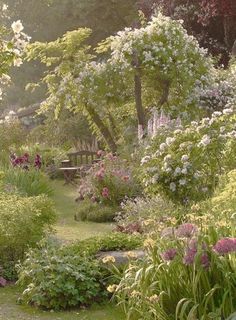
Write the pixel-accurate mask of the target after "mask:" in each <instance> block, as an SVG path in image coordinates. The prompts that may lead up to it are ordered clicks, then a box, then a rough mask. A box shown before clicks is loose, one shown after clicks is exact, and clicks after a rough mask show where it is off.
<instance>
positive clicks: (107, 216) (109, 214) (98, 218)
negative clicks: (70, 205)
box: [75, 199, 119, 222]
mask: <svg viewBox="0 0 236 320" xmlns="http://www.w3.org/2000/svg"><path fill="white" fill-rule="evenodd" d="M118 210H119V207H118V206H107V205H102V204H100V203H97V202H92V201H91V200H90V199H86V200H83V201H81V202H80V203H79V207H78V210H77V214H76V215H75V220H78V221H79V220H81V221H93V222H112V221H113V219H114V217H115V213H116V212H117V211H118Z"/></svg>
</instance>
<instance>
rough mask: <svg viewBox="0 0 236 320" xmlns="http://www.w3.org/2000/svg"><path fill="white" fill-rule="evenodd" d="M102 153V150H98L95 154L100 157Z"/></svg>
mask: <svg viewBox="0 0 236 320" xmlns="http://www.w3.org/2000/svg"><path fill="white" fill-rule="evenodd" d="M103 155H104V151H103V150H98V152H97V156H98V157H99V158H101V157H102V156H103Z"/></svg>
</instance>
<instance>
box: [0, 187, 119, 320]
mask: <svg viewBox="0 0 236 320" xmlns="http://www.w3.org/2000/svg"><path fill="white" fill-rule="evenodd" d="M51 185H52V188H53V190H54V195H53V200H54V202H55V206H56V210H57V214H58V222H57V225H56V231H57V233H56V236H57V237H58V238H60V239H62V240H65V241H74V240H82V239H86V238H89V237H91V236H96V235H99V234H104V233H107V232H111V231H112V228H113V226H112V225H111V224H105V223H101V224H100V223H90V222H88V223H86V222H76V221H75V220H74V215H75V213H76V210H77V208H78V205H79V204H78V203H76V202H75V198H76V189H75V188H74V187H71V186H64V185H63V181H52V182H51ZM18 296H19V294H18V292H17V288H16V287H14V286H12V287H7V288H4V289H3V288H2V289H1V288H0V320H15V319H17V320H37V319H38V320H51V319H54V320H123V319H125V318H124V316H123V315H122V314H121V313H120V311H119V310H118V309H117V308H116V307H115V306H113V305H112V304H109V303H107V304H106V305H104V306H93V307H92V308H90V309H88V310H74V311H71V312H60V313H56V312H43V311H40V310H37V309H35V308H31V307H25V306H21V305H18V304H17V297H18Z"/></svg>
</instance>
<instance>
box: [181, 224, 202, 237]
mask: <svg viewBox="0 0 236 320" xmlns="http://www.w3.org/2000/svg"><path fill="white" fill-rule="evenodd" d="M197 231H198V228H197V226H195V225H194V224H192V223H184V224H182V225H180V226H179V227H178V229H177V230H176V236H177V237H179V238H192V237H193V236H194V235H195V234H196V233H197Z"/></svg>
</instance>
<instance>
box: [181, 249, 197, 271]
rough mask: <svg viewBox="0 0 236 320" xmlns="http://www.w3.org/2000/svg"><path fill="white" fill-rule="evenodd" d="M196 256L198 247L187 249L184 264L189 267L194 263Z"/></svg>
mask: <svg viewBox="0 0 236 320" xmlns="http://www.w3.org/2000/svg"><path fill="white" fill-rule="evenodd" d="M196 254H197V245H194V246H189V247H187V249H186V252H185V256H184V259H183V262H184V264H186V265H187V266H189V265H192V264H193V263H194V259H195V257H196Z"/></svg>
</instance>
